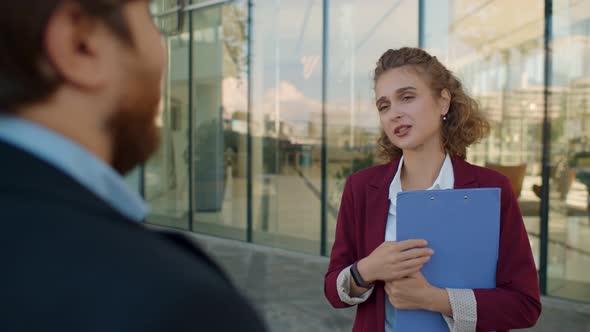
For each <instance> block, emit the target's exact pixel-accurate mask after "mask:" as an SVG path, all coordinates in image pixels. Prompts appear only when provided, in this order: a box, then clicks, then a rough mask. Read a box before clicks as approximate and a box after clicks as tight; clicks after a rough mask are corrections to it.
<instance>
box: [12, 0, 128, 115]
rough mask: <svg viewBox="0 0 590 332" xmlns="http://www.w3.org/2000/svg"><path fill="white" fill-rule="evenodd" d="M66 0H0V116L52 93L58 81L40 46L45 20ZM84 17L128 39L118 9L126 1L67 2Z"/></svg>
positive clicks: (85, 0)
mask: <svg viewBox="0 0 590 332" xmlns="http://www.w3.org/2000/svg"><path fill="white" fill-rule="evenodd" d="M64 1H66V0H1V1H0V22H2V23H1V27H0V113H2V112H14V111H15V110H14V108H15V107H18V106H21V105H23V104H27V103H31V102H35V101H39V100H42V99H43V98H46V97H48V96H50V95H51V94H52V93H54V92H55V91H56V89H57V88H58V87H59V85H60V84H61V83H62V78H61V77H60V76H59V75H58V74H57V73H56V71H55V70H54V69H53V65H52V64H51V63H50V62H49V60H48V58H47V54H46V49H45V45H44V39H45V31H46V29H47V24H48V22H49V19H50V18H51V16H52V15H53V13H54V12H55V10H56V9H57V7H58V6H59V5H60V4H61V3H63V2H64ZM67 1H71V2H73V3H75V4H77V5H79V6H80V8H81V9H82V10H83V11H84V12H85V14H86V15H88V16H90V17H95V18H97V19H100V20H102V21H103V22H104V23H105V24H106V25H107V26H108V27H109V28H110V29H111V30H112V31H113V32H115V34H116V35H118V36H119V37H121V38H123V39H126V40H129V39H130V33H129V30H128V27H127V24H126V21H125V19H124V17H123V15H122V12H121V7H122V5H123V4H124V3H125V2H127V1H129V0H67Z"/></svg>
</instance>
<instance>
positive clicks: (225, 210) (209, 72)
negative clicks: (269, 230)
mask: <svg viewBox="0 0 590 332" xmlns="http://www.w3.org/2000/svg"><path fill="white" fill-rule="evenodd" d="M247 15H248V11H247V7H246V2H245V1H241V2H234V3H232V4H230V5H219V6H213V7H208V8H206V9H202V10H197V11H194V12H193V13H192V26H193V56H192V59H191V61H192V66H193V83H192V92H191V93H192V94H193V108H192V110H191V112H192V113H193V128H194V129H193V137H192V139H193V160H192V163H193V165H192V166H193V186H192V190H193V208H194V216H193V220H194V230H195V231H197V232H203V233H209V234H213V235H219V236H223V237H230V238H235V239H242V240H243V239H245V238H246V224H247V187H246V184H247V173H246V171H247V168H246V165H247V145H246V144H247V140H246V139H247V111H248V110H247V108H248V103H247V96H248V95H247V91H248V87H247V76H246V75H247V74H246V73H247V68H246V65H247V63H246V59H247V57H246V46H247V43H246V40H247V36H246V22H247Z"/></svg>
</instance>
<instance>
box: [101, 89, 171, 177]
mask: <svg viewBox="0 0 590 332" xmlns="http://www.w3.org/2000/svg"><path fill="white" fill-rule="evenodd" d="M121 104H122V105H121V107H120V109H119V111H118V112H117V113H115V115H113V117H112V118H111V121H110V122H109V130H110V132H111V135H112V138H113V140H112V142H113V143H112V146H113V154H112V159H111V160H112V161H111V165H112V167H113V168H114V169H115V170H116V171H118V172H119V173H120V174H123V175H124V174H126V173H127V172H129V171H131V170H132V169H133V168H135V167H136V166H138V165H140V164H142V163H144V162H146V161H147V160H148V158H149V157H150V156H151V154H152V153H153V152H154V151H155V150H156V149H157V147H158V144H159V141H160V131H159V129H158V127H157V126H156V121H155V120H156V115H157V113H158V112H157V111H158V98H154V94H152V95H151V96H147V95H145V94H141V96H140V98H131V99H128V100H125V101H123V102H122V103H121Z"/></svg>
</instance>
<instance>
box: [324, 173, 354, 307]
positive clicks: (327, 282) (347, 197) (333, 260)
mask: <svg viewBox="0 0 590 332" xmlns="http://www.w3.org/2000/svg"><path fill="white" fill-rule="evenodd" d="M353 203H354V202H353V190H352V176H350V177H348V179H347V180H346V185H345V186H344V192H343V193H342V199H341V201H340V210H339V211H338V221H337V222H336V238H335V240H334V246H333V247H332V254H331V255H330V264H329V266H328V272H326V275H325V276H324V294H325V296H326V298H327V299H328V301H329V302H330V304H332V306H334V307H335V308H347V307H350V306H351V305H350V304H347V303H345V302H342V301H341V300H340V297H339V296H338V289H337V278H338V275H339V274H340V272H341V271H342V270H344V269H345V268H347V267H348V266H350V265H351V264H353V263H354V262H355V260H356V259H357V257H356V245H355V242H354V236H353V230H354V205H353Z"/></svg>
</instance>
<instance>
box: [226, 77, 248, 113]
mask: <svg viewBox="0 0 590 332" xmlns="http://www.w3.org/2000/svg"><path fill="white" fill-rule="evenodd" d="M221 84H222V89H223V90H222V91H223V97H222V103H223V108H224V111H225V114H224V115H225V116H227V117H228V118H231V116H232V114H233V113H235V112H245V111H246V108H247V107H248V84H246V82H244V81H243V80H239V79H237V78H235V77H226V78H224V79H223V81H222V83H221Z"/></svg>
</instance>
